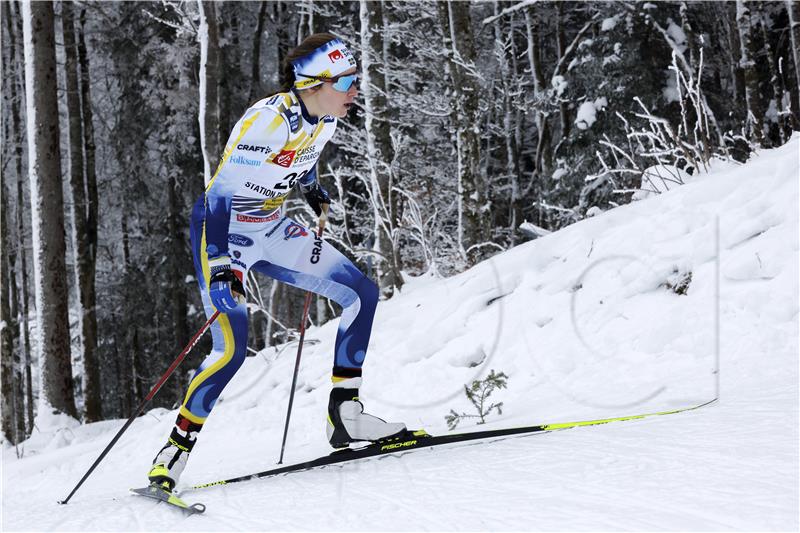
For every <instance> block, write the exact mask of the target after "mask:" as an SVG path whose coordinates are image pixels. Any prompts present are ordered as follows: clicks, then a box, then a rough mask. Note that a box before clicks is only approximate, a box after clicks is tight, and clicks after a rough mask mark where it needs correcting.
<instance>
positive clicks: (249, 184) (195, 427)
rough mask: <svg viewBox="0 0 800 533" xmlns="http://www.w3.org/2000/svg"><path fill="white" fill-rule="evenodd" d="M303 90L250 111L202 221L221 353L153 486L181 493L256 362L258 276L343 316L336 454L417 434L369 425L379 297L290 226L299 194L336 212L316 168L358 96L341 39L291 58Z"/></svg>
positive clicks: (195, 243)
mask: <svg viewBox="0 0 800 533" xmlns="http://www.w3.org/2000/svg"><path fill="white" fill-rule="evenodd" d="M284 69H286V71H287V74H290V76H288V77H289V79H293V80H294V81H293V86H292V87H290V88H289V90H287V91H286V92H282V93H278V94H275V95H273V96H269V97H267V98H264V99H262V100H260V101H258V102H256V103H255V104H254V105H253V106H252V107H250V108H249V109H248V110H247V111H246V112H245V113H244V115H243V116H242V117H241V118H240V119H239V121H238V122H237V123H236V125H235V126H234V128H233V131H232V132H231V135H230V137H229V138H228V142H227V144H226V146H225V151H224V153H223V156H222V160H221V161H220V164H219V167H218V168H217V171H216V174H215V175H214V177H213V179H212V180H211V182H210V183H209V184H208V187H207V188H206V191H205V193H204V194H203V195H202V196H201V197H200V198H199V199H198V201H197V202H196V203H195V205H194V208H193V210H192V221H191V240H192V252H193V256H194V266H195V270H196V272H197V280H198V284H199V286H200V293H201V295H202V299H203V305H204V306H205V312H206V315H207V316H211V315H212V314H213V313H214V311H215V309H217V310H219V311H220V315H219V317H218V318H217V320H216V322H215V323H214V325H213V327H212V335H213V340H214V347H213V350H212V352H211V354H210V355H209V356H208V357H207V358H206V360H205V361H203V363H202V364H201V365H200V367H199V368H198V369H197V371H196V372H195V374H194V377H193V378H192V381H191V383H190V384H189V390H188V391H187V392H186V398H185V399H184V401H183V404H182V405H181V408H180V413H179V414H178V418H177V420H176V422H175V427H174V428H173V429H172V433H171V434H170V436H169V439H168V441H167V443H166V445H164V446H163V447H162V448H161V450H160V451H159V452H158V454H157V455H156V458H155V459H154V461H153V466H152V468H151V470H150V472H149V474H148V478H149V480H150V482H151V483H154V484H157V485H158V486H160V487H163V488H164V489H166V490H168V491H171V490H172V489H173V488H174V487H175V485H176V484H177V482H178V478H179V477H180V475H181V472H182V471H183V469H184V467H185V466H186V462H187V460H188V458H189V453H190V452H191V451H192V448H193V447H194V446H195V442H196V438H197V434H198V432H199V431H200V430H201V429H202V427H203V423H204V422H205V421H206V418H208V416H209V414H210V413H211V409H212V408H213V407H214V403H215V402H216V401H217V398H218V397H219V395H220V393H221V392H222V390H223V389H224V388H225V385H226V384H227V383H228V382H229V381H230V379H231V378H232V377H233V375H234V374H235V373H236V371H237V370H238V369H239V367H240V366H241V365H242V362H243V361H244V359H245V351H246V347H247V307H246V305H245V303H244V297H243V295H244V283H245V280H246V279H247V273H248V271H250V270H251V269H252V270H255V271H256V272H260V273H263V274H266V275H268V276H270V277H272V278H274V279H276V280H279V281H282V282H284V283H288V284H289V285H293V286H295V287H299V288H301V289H304V290H306V291H312V292H315V293H317V294H321V295H323V296H325V297H327V298H330V299H332V300H334V301H335V302H337V303H338V304H339V305H341V306H342V317H341V322H340V324H339V330H338V334H337V337H336V346H335V353H334V363H333V374H332V381H333V388H332V390H331V393H330V400H329V403H328V424H327V435H328V440H329V441H330V443H331V445H332V446H333V447H335V448H339V447H344V446H347V445H348V444H349V443H350V442H355V441H375V440H378V439H382V438H385V437H389V436H393V435H397V434H400V433H402V432H403V431H405V425H404V424H402V423H387V422H385V421H384V420H381V419H380V418H377V417H374V416H372V415H369V414H366V413H364V407H363V405H362V404H361V402H360V401H359V399H358V389H359V386H360V385H361V366H362V364H363V363H364V358H365V356H366V353H367V344H368V343H369V337H370V331H371V329H372V319H373V315H374V313H375V306H376V304H377V302H378V288H377V286H376V285H375V283H373V282H372V281H371V280H370V279H369V278H367V277H366V276H364V274H362V273H361V272H360V271H359V270H358V268H357V267H356V266H355V265H354V264H353V263H352V262H351V261H350V260H348V259H347V258H346V257H345V256H344V255H342V254H341V253H340V252H339V251H338V250H336V248H334V247H333V246H331V245H330V244H328V243H327V242H325V241H323V240H322V239H321V238H320V237H319V236H317V235H315V234H314V233H312V232H311V231H309V230H308V228H306V227H304V226H303V225H301V224H298V223H297V222H295V221H294V220H292V219H291V218H288V217H286V216H283V215H282V210H281V204H283V202H284V200H285V199H286V197H287V196H288V195H289V193H290V192H291V190H292V188H293V187H294V185H295V184H299V186H300V189H301V191H302V192H303V194H304V195H305V198H306V200H307V201H308V203H309V205H310V206H311V207H312V209H313V210H314V212H315V213H316V214H317V215H320V213H321V210H322V206H323V205H324V204H329V203H330V197H329V195H328V192H327V191H326V190H325V189H324V188H322V186H321V185H320V183H319V182H318V180H317V169H316V164H317V160H318V159H319V156H320V153H321V152H322V149H323V147H324V146H325V143H327V142H328V140H329V139H330V138H331V137H332V136H333V133H334V131H335V130H336V120H337V117H338V118H343V117H345V116H346V115H347V112H348V110H349V108H350V106H351V105H352V103H353V99H354V98H355V97H356V95H357V94H358V90H357V86H356V82H357V80H358V75H357V69H356V60H355V59H354V58H353V55H352V54H351V53H350V51H349V50H348V49H347V47H346V46H345V44H344V43H343V42H342V41H341V40H339V39H338V38H336V37H335V36H334V35H331V34H329V33H318V34H314V35H311V36H309V37H308V38H307V39H305V40H304V41H303V42H302V43H301V44H300V45H299V46H298V47H297V48H295V49H294V50H292V51H291V52H290V53H289V54H288V55H287V57H286V62H285V64H284Z"/></svg>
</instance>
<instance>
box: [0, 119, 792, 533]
mask: <svg viewBox="0 0 800 533" xmlns="http://www.w3.org/2000/svg"><path fill="white" fill-rule="evenodd" d="M799 150H800V135H798V134H795V136H794V138H793V139H792V141H791V142H790V143H789V144H787V145H786V146H784V147H781V148H779V149H775V150H770V151H764V152H762V153H760V154H758V155H757V156H755V157H754V158H753V159H752V160H751V161H750V162H749V163H748V164H746V165H743V166H733V165H717V167H715V168H714V169H713V171H712V172H710V173H709V174H708V175H704V176H701V177H698V178H695V179H694V180H693V181H691V182H690V183H688V184H686V185H685V186H682V187H680V188H678V189H675V190H673V191H670V192H668V193H666V194H663V195H661V196H658V197H654V198H650V199H647V200H644V201H641V202H637V203H634V204H631V205H627V206H624V207H621V208H618V209H615V210H613V211H610V212H607V213H604V214H602V215H599V216H597V217H595V218H592V219H588V220H585V221H583V222H580V223H577V224H574V225H572V226H570V227H568V228H565V229H563V230H561V231H558V232H555V233H553V234H550V235H548V236H546V237H544V238H541V239H538V240H536V241H533V242H530V243H527V244H524V245H521V246H518V247H516V248H514V249H512V250H510V251H508V252H506V253H503V254H500V255H498V256H496V257H494V258H492V259H491V260H489V261H487V262H485V263H482V264H480V265H478V266H476V267H475V268H473V269H471V270H469V271H467V272H464V273H463V274H461V275H458V276H455V277H452V278H449V279H436V278H434V277H432V276H423V277H420V278H415V279H410V280H409V282H408V284H407V285H406V287H405V288H404V290H403V293H402V294H401V295H398V296H396V297H394V298H393V299H391V300H390V301H387V302H382V303H381V304H380V305H379V307H378V314H377V317H376V322H375V329H374V333H373V338H372V342H371V344H370V353H369V356H368V358H367V362H366V364H365V380H364V382H365V383H364V387H363V388H362V394H361V396H362V399H364V401H365V403H366V405H367V407H368V409H369V410H370V411H372V412H374V413H376V414H378V415H380V416H383V417H384V418H387V419H392V420H395V419H396V420H403V421H405V422H406V423H407V424H408V425H409V426H413V427H425V428H427V429H428V431H429V432H431V433H442V432H445V431H446V430H447V428H446V425H445V423H444V415H445V414H447V413H448V412H449V410H450V409H451V408H453V409H456V410H457V411H468V412H469V411H470V410H471V407H470V406H469V404H468V402H467V400H466V398H465V397H464V395H463V384H464V383H469V382H470V381H471V380H472V379H475V378H476V377H482V376H484V375H485V374H486V373H488V371H489V370H490V369H495V370H498V371H501V370H502V371H504V372H506V373H507V374H508V375H509V376H510V378H509V382H508V388H507V389H505V390H501V391H499V392H496V393H495V396H494V397H493V400H496V401H503V402H504V409H503V414H502V415H496V414H495V415H493V416H492V417H491V418H490V419H489V422H488V423H487V425H485V426H478V428H479V429H486V428H491V427H508V426H514V425H528V424H534V423H544V422H563V421H569V420H582V419H591V418H600V417H613V416H622V415H629V414H638V413H646V412H652V411H660V410H666V409H673V408H678V407H684V406H690V405H695V404H698V403H701V402H703V401H706V400H709V399H711V398H713V397H715V396H716V395H717V393H719V398H720V401H719V402H718V403H717V404H714V405H712V406H710V407H707V408H704V409H701V410H698V411H694V412H691V413H683V414H676V415H670V416H665V417H657V418H650V419H644V420H639V421H631V422H621V423H616V424H610V425H604V426H597V427H589V428H579V429H573V430H569V431H563V432H556V433H550V434H539V435H536V436H528V437H519V438H512V439H506V440H502V441H496V442H491V443H484V444H477V445H460V446H453V447H450V448H437V449H435V450H419V451H416V452H413V453H410V454H405V455H403V456H402V457H397V456H386V457H383V458H380V459H372V460H367V461H365V462H361V463H351V464H347V465H345V466H342V467H328V468H325V469H321V470H317V471H312V472H303V473H298V474H292V475H289V476H284V477H278V478H273V479H267V480H258V481H250V482H246V483H241V484H237V485H231V486H228V487H216V488H211V489H206V490H204V491H196V492H187V493H185V494H184V496H185V497H186V499H187V500H189V501H202V502H204V503H205V504H206V505H207V506H208V511H206V513H205V514H204V515H198V516H192V517H186V516H183V515H182V514H181V513H179V512H176V511H175V510H174V509H171V508H167V507H166V506H164V505H159V504H155V503H153V502H151V501H147V500H144V499H139V498H136V497H134V496H132V495H129V494H127V492H126V491H127V489H128V488H129V487H133V486H140V485H142V484H143V483H144V482H145V477H144V476H145V473H146V471H147V469H148V466H149V463H150V461H151V459H152V457H153V456H154V455H155V453H156V451H157V449H158V447H159V446H160V445H161V444H162V442H163V441H164V439H165V438H166V436H167V434H168V432H169V429H170V427H171V425H172V423H173V420H174V418H175V414H176V413H175V412H172V411H166V410H153V411H151V412H150V413H148V414H147V415H146V416H143V417H141V418H140V419H138V420H137V421H136V422H135V423H134V425H133V426H132V427H131V429H130V430H129V431H128V433H127V434H126V435H125V436H124V437H123V438H122V440H121V441H120V442H119V444H118V445H117V447H116V448H115V449H114V450H113V451H112V452H111V453H110V454H109V456H108V457H107V458H106V459H105V461H104V462H103V463H102V464H101V466H100V467H99V468H98V469H97V471H96V472H95V473H94V474H93V475H92V477H91V478H90V479H89V480H88V481H87V482H86V484H85V485H84V486H83V487H82V488H81V490H80V491H79V492H78V493H77V494H76V496H75V497H74V498H73V500H72V502H71V503H70V504H69V505H67V506H59V505H57V504H56V503H55V502H56V500H58V499H61V498H63V497H65V496H66V495H67V493H68V492H69V490H70V489H71V488H72V486H73V485H74V484H75V483H76V482H77V480H78V479H79V478H80V476H81V475H82V473H83V472H84V471H85V469H86V468H87V467H88V466H89V465H90V464H91V463H92V461H93V460H94V459H95V458H96V456H97V455H98V454H99V452H100V451H101V450H102V449H103V447H104V446H105V445H106V444H107V442H108V441H109V440H110V439H111V437H112V436H113V434H114V433H115V432H116V430H117V429H118V428H119V427H120V426H121V424H122V421H107V422H102V423H97V424H91V425H87V426H77V425H75V424H74V423H73V424H69V422H68V421H65V420H64V419H63V418H52V417H51V418H49V419H48V418H46V417H40V418H39V421H38V424H37V425H38V427H39V429H40V432H38V433H35V434H34V436H33V437H32V438H31V439H30V440H29V441H28V442H27V443H26V444H25V446H24V449H25V455H24V457H23V458H22V459H17V458H16V455H15V452H14V449H13V448H7V449H4V450H3V475H2V479H3V495H2V511H3V516H2V528H3V529H4V530H8V529H12V530H84V531H95V530H115V531H116V530H188V529H191V530H211V531H215V530H231V529H237V530H254V529H257V530H275V529H278V530H296V529H313V530H324V529H335V530H368V529H379V530H406V529H434V530H476V529H493V530H495V529H497V530H512V529H513V530H519V529H538V530H554V529H557V530H589V529H592V530H594V529H625V530H631V529H634V530H639V529H657V530H662V529H666V530H675V529H695V530H709V529H761V530H779V529H783V530H785V529H797V528H798V467H799V466H800V465H798V430H797V421H798V275H799V272H798V171H799V169H800V164H799V163H798V151H799ZM688 273H691V282H690V284H689V287H688V291H687V293H686V294H685V295H678V294H676V293H675V292H673V291H670V290H668V289H667V288H666V287H665V285H666V284H668V283H672V284H675V283H676V282H677V281H678V280H679V279H680V278H684V279H686V278H687V275H688ZM717 273H719V277H718V276H717ZM717 279H719V283H717ZM717 294H718V295H719V298H717ZM717 311H719V313H717ZM717 328H719V331H720V335H719V337H717V335H716V333H715V332H716V331H717ZM335 334H336V324H335V323H329V324H326V325H324V326H322V327H320V328H316V329H313V330H310V331H309V332H308V334H307V338H308V339H312V340H314V341H315V342H311V343H310V344H309V345H307V346H306V348H305V349H304V352H303V363H302V369H301V373H300V377H299V382H298V388H297V396H296V398H295V407H294V413H293V416H292V428H291V430H290V434H289V439H288V445H287V447H288V451H287V454H286V459H285V462H286V463H293V462H298V461H301V460H306V459H310V458H313V457H316V456H318V455H321V454H324V453H328V451H329V449H328V447H327V443H326V441H325V435H324V424H325V405H326V403H327V395H328V390H329V381H328V380H329V371H330V364H331V353H332V346H333V342H334V337H335ZM717 339H718V344H719V346H718V349H719V357H718V358H717V356H716V353H717ZM316 341H318V342H316ZM295 350H296V345H289V346H287V347H285V348H284V349H283V350H282V351H280V350H272V349H271V350H267V351H264V352H262V353H261V354H259V356H257V357H254V358H249V359H248V360H247V362H246V363H245V368H243V369H242V370H241V371H240V372H239V374H237V376H236V377H235V378H234V380H233V381H232V383H231V384H230V385H229V387H228V389H227V390H226V391H225V393H224V394H223V397H222V398H221V400H220V401H219V403H218V404H217V407H216V408H215V411H214V415H213V416H212V417H211V418H210V419H209V421H208V423H207V424H206V427H205V428H204V430H203V432H202V433H201V435H200V440H199V444H198V446H197V448H196V449H195V452H194V453H193V457H192V459H191V461H190V462H189V466H188V467H187V470H186V471H185V473H184V476H183V479H182V485H184V486H188V485H191V484H196V483H204V482H209V481H215V480H218V479H222V478H226V477H231V476H235V475H241V474H247V473H251V472H254V471H258V470H263V469H266V468H270V467H271V466H272V465H274V463H275V462H276V461H277V457H278V453H279V450H280V439H281V431H282V428H283V417H284V415H285V411H286V404H287V398H288V390H289V384H290V381H291V374H292V368H293V365H294V355H295ZM717 359H719V362H717ZM717 367H719V372H718V373H717V371H716V369H717ZM471 429H475V426H474V424H473V423H472V421H467V422H464V423H463V425H462V426H461V427H460V428H459V430H471Z"/></svg>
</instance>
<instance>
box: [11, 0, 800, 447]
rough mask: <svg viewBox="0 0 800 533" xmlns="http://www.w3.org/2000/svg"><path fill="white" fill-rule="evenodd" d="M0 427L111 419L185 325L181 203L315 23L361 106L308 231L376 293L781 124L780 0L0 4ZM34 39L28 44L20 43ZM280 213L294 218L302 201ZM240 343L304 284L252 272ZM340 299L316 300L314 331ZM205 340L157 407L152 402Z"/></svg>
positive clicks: (788, 7) (298, 297)
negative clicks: (349, 53)
mask: <svg viewBox="0 0 800 533" xmlns="http://www.w3.org/2000/svg"><path fill="white" fill-rule="evenodd" d="M0 9H2V19H3V20H2V25H0V31H2V46H3V56H2V59H3V74H4V75H3V78H2V89H3V104H4V105H3V110H2V120H3V124H2V132H3V151H2V154H3V160H2V219H1V220H0V226H1V227H0V229H1V230H2V284H1V285H0V288H1V289H2V291H1V294H0V296H1V297H0V321H1V322H2V338H1V339H0V341H2V342H0V344H1V345H2V400H3V405H2V411H3V419H2V429H3V434H4V436H5V438H6V439H8V440H10V441H12V442H19V441H21V440H23V439H24V438H25V437H26V436H27V435H29V434H30V433H31V431H33V430H34V416H35V414H36V413H37V412H39V411H40V410H41V409H52V410H55V411H58V412H62V413H66V414H69V415H71V416H77V417H80V418H82V419H83V420H84V421H87V422H90V421H95V420H101V419H106V418H110V417H121V416H127V415H128V414H129V413H130V411H131V410H132V409H133V407H135V406H136V405H137V404H138V402H139V401H141V399H142V398H143V397H144V395H145V394H146V392H147V391H148V390H149V388H150V387H151V386H152V384H153V383H154V381H155V379H156V378H157V377H158V376H159V375H160V374H161V373H162V372H163V371H164V370H165V368H166V367H167V365H168V364H169V362H170V361H171V360H172V359H173V358H174V356H175V354H176V352H177V350H178V349H179V348H180V347H181V346H182V345H183V344H184V343H185V342H186V340H187V339H188V338H189V336H190V335H191V334H192V332H193V330H194V328H196V327H198V326H199V325H200V324H201V323H202V322H203V321H204V317H203V313H202V306H201V304H200V300H199V295H198V294H197V288H196V284H195V280H194V278H193V277H194V272H193V266H192V263H191V258H190V257H191V256H190V252H189V244H188V243H189V239H188V220H189V212H190V207H191V205H192V203H193V201H194V200H195V199H196V198H197V197H198V196H199V195H200V194H201V193H202V191H203V189H204V183H205V182H206V181H207V180H208V179H209V177H210V175H211V174H212V173H213V171H214V169H215V168H216V166H217V163H218V161H219V157H220V154H221V151H222V149H223V148H224V144H225V141H226V139H227V136H228V133H229V131H230V128H231V127H232V126H233V124H234V123H235V122H236V120H237V119H238V118H239V116H240V114H241V113H242V112H243V111H244V110H245V109H246V108H247V106H248V105H250V104H251V103H253V102H255V101H256V100H258V99H259V98H261V97H264V96H266V95H268V94H271V93H274V92H276V91H278V90H279V89H280V87H281V86H282V85H283V84H284V83H285V82H286V80H285V79H283V74H282V73H281V69H280V68H279V65H280V63H281V61H282V59H283V58H284V57H285V55H286V53H287V52H288V50H290V49H291V48H292V47H293V46H295V45H296V44H297V43H299V42H300V41H301V40H302V39H303V38H304V37H306V36H307V35H309V34H311V33H314V32H318V31H330V32H333V33H336V34H338V35H340V36H341V37H343V38H344V39H345V40H346V41H347V42H348V43H349V45H350V47H351V48H352V49H353V50H354V52H355V53H356V56H357V57H358V58H359V62H360V66H361V74H362V81H361V82H360V93H361V96H360V97H359V100H358V108H357V109H356V110H355V111H354V112H353V113H352V115H351V117H349V119H348V120H346V121H342V122H340V131H339V132H338V133H337V135H336V137H335V138H334V141H333V143H332V145H331V146H330V147H329V148H328V149H327V150H326V152H325V154H324V155H323V159H322V160H321V161H320V167H319V171H320V172H319V174H320V179H321V180H322V182H323V184H324V185H325V186H326V187H327V188H328V189H329V190H331V191H332V193H333V196H334V198H335V201H334V204H333V206H332V224H331V226H330V233H329V236H328V237H327V238H328V239H329V240H330V241H331V242H332V243H334V244H335V245H336V246H337V247H339V248H340V249H341V250H342V251H343V253H345V254H346V255H348V256H349V257H351V258H352V259H353V260H355V261H356V262H357V263H358V264H359V265H360V266H361V267H362V268H363V269H364V270H365V271H368V272H369V273H370V275H372V276H373V277H374V278H375V279H376V280H377V281H378V282H379V283H380V286H381V288H382V292H383V294H384V296H385V297H390V296H391V295H393V294H394V293H396V292H398V291H401V290H402V285H403V275H404V274H405V275H416V274H420V273H424V272H433V273H438V274H441V275H449V274H452V273H454V272H458V271H461V270H463V269H465V268H468V267H469V266H471V265H473V264H475V263H476V262H478V261H480V260H483V259H485V258H487V257H490V256H491V255H492V254H495V253H498V252H500V251H502V250H506V249H508V248H510V247H513V246H515V245H518V244H520V243H522V242H525V241H527V240H529V239H531V238H536V237H537V235H539V234H540V233H543V231H542V230H556V229H558V228H560V227H563V226H565V225H568V224H571V223H574V222H576V221H578V220H581V219H583V218H585V217H587V216H595V215H596V214H597V213H600V212H602V211H605V210H608V209H613V208H614V207H615V206H618V205H620V204H624V203H627V202H630V201H631V200H632V198H633V197H634V195H635V194H636V193H637V191H639V190H642V189H645V190H647V189H648V186H649V184H648V180H647V172H646V171H647V169H648V168H651V167H653V166H660V167H662V168H672V169H675V172H676V176H678V177H676V184H678V182H680V181H681V180H682V178H681V177H680V176H688V175H692V174H697V173H701V172H704V171H705V170H706V169H707V168H708V166H709V165H711V164H713V161H714V160H715V158H726V159H735V160H738V161H744V160H746V159H747V158H748V157H749V154H750V153H751V151H752V150H753V149H756V148H759V147H764V148H769V147H773V146H778V145H780V144H782V143H784V142H786V140H788V138H789V137H790V136H791V133H792V131H793V130H797V129H798V121H799V120H800V114H799V113H798V109H799V107H798V106H799V105H800V103H799V102H798V85H799V84H800V73H799V70H798V44H800V7H798V3H797V2H790V1H786V2H752V1H744V0H736V1H729V2H686V1H672V2H653V3H651V2H537V3H534V4H528V3H524V2H515V1H513V2H507V1H495V2H443V1H440V2H424V1H420V2H395V1H388V2H375V1H363V0H362V1H332V2H317V1H310V0H307V1H300V2H286V1H272V2H210V1H206V0H200V1H198V2H177V1H174V2H173V1H165V2H118V3H117V2H85V1H79V2H72V1H66V0H64V1H60V2H52V3H51V2H32V3H25V4H21V3H19V2H14V1H12V2H3V3H2V5H1V6H0ZM26 36H29V37H30V38H29V39H28V45H27V46H25V44H24V43H25V42H26V39H25V37H26ZM286 205H287V210H288V211H289V214H290V215H292V216H295V217H297V218H299V219H301V220H303V221H305V222H306V223H309V224H311V223H313V214H312V212H311V211H310V209H308V208H307V207H306V206H305V205H304V202H303V200H302V198H300V197H299V196H297V197H292V199H290V201H289V202H287V204H286ZM248 292H249V294H248V300H249V302H250V304H251V306H250V310H251V316H250V321H251V332H252V333H251V341H250V347H251V348H252V350H253V352H255V351H257V350H259V349H261V348H263V347H264V346H265V345H270V344H281V343H286V342H290V341H293V340H295V339H296V337H297V331H296V330H297V327H298V321H299V319H300V312H301V308H302V304H301V302H302V298H303V295H302V294H301V293H299V292H298V291H296V290H294V289H291V288H289V287H286V286H284V285H280V284H275V283H273V282H272V281H271V280H268V279H255V278H253V279H251V281H250V286H249V291H248ZM337 312H338V309H336V308H334V307H333V306H332V305H331V304H330V303H329V302H327V301H326V300H324V299H317V305H316V306H315V308H314V309H313V311H312V316H311V320H312V322H314V323H321V322H324V321H326V320H328V319H330V318H333V317H335V316H336V314H337ZM207 348H208V345H205V346H202V345H201V346H199V347H198V348H196V349H195V351H194V353H193V354H192V356H191V357H190V359H189V360H187V362H185V363H184V365H185V366H184V367H182V368H183V370H182V371H180V373H179V375H178V376H176V377H175V378H173V379H172V380H171V381H170V382H169V387H168V388H167V389H166V390H164V391H163V392H162V393H161V394H160V395H159V396H158V397H157V398H156V404H157V405H160V406H164V407H172V406H174V405H175V404H176V403H177V402H179V401H180V400H181V399H182V398H181V394H182V393H183V390H184V386H185V384H186V382H187V380H188V376H189V373H190V371H191V370H193V368H194V367H196V365H197V364H198V363H199V361H200V360H201V358H202V357H203V355H204V351H205V350H206V349H207Z"/></svg>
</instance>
